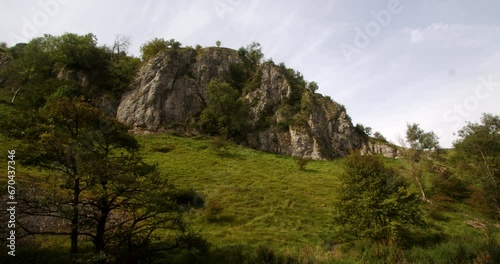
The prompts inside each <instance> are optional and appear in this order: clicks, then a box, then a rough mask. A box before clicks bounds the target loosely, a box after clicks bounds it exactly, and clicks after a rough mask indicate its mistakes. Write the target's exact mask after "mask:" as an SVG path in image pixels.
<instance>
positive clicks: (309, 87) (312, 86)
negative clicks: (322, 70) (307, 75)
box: [307, 82, 319, 93]
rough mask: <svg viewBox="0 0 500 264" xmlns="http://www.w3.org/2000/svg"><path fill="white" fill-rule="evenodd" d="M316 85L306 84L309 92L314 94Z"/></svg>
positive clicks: (316, 89)
mask: <svg viewBox="0 0 500 264" xmlns="http://www.w3.org/2000/svg"><path fill="white" fill-rule="evenodd" d="M318 88H319V87H318V84H317V83H316V82H310V83H308V84H307V89H308V90H309V91H311V92H312V93H315V92H316V91H318Z"/></svg>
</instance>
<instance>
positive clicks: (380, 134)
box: [373, 131, 387, 142]
mask: <svg viewBox="0 0 500 264" xmlns="http://www.w3.org/2000/svg"><path fill="white" fill-rule="evenodd" d="M373 137H374V138H375V139H378V140H380V141H382V142H387V139H386V138H385V137H384V136H383V135H382V133H380V132H378V131H375V133H373Z"/></svg>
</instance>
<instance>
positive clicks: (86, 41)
mask: <svg viewBox="0 0 500 264" xmlns="http://www.w3.org/2000/svg"><path fill="white" fill-rule="evenodd" d="M56 45H57V49H56V56H57V61H58V63H59V64H61V67H60V68H64V67H68V68H70V69H77V70H86V71H90V70H92V69H93V68H95V67H97V66H99V64H101V63H102V61H101V60H100V59H101V58H99V55H100V54H99V52H100V51H99V48H98V47H97V37H96V36H95V35H94V34H91V33H89V34H86V35H77V34H72V33H65V34H64V35H62V36H60V37H57V38H56Z"/></svg>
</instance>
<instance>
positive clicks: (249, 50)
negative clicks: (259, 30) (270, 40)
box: [238, 42, 264, 69]
mask: <svg viewBox="0 0 500 264" xmlns="http://www.w3.org/2000/svg"><path fill="white" fill-rule="evenodd" d="M238 54H239V56H240V58H241V59H243V62H244V64H245V66H246V67H247V68H249V69H255V68H256V67H257V66H258V65H260V63H261V62H262V59H263V58H264V54H263V53H262V47H261V45H260V43H258V42H252V43H250V44H249V45H247V46H246V48H243V47H241V48H240V49H239V50H238Z"/></svg>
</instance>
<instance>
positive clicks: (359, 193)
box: [334, 153, 425, 243]
mask: <svg viewBox="0 0 500 264" xmlns="http://www.w3.org/2000/svg"><path fill="white" fill-rule="evenodd" d="M344 169H345V173H344V175H343V177H341V179H340V180H341V186H340V189H339V196H338V198H337V200H336V201H335V208H336V209H337V211H336V212H335V216H334V222H335V223H337V224H338V225H339V230H338V231H339V233H340V234H341V235H342V236H344V238H346V239H353V238H354V239H357V238H362V239H364V238H367V239H370V240H372V241H376V242H382V241H384V242H386V243H387V242H395V243H397V242H400V240H401V239H402V238H403V237H404V235H405V233H407V232H408V230H409V228H411V227H412V226H416V227H418V226H423V225H424V224H425V223H424V220H423V217H422V214H421V211H420V208H419V205H420V201H419V199H418V195H417V194H415V193H413V192H410V191H409V190H408V183H407V182H406V181H404V179H403V178H401V177H400V176H399V175H397V174H396V172H395V171H394V170H392V169H390V168H386V167H385V166H384V163H383V162H382V161H381V160H380V159H379V158H378V157H376V156H361V155H360V154H359V153H353V154H351V155H349V156H347V157H346V158H345V159H344Z"/></svg>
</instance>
